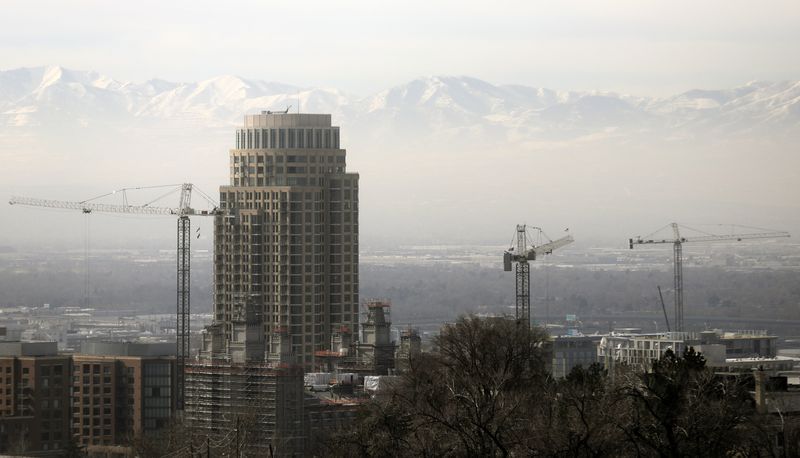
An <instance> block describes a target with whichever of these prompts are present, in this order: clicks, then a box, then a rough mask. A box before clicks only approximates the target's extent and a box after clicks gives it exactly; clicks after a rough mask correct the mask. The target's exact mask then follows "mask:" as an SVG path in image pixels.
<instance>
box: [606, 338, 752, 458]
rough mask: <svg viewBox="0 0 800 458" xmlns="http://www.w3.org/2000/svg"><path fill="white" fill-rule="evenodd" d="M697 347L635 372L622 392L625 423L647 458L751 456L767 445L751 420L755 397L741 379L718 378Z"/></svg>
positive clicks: (667, 355) (632, 442)
mask: <svg viewBox="0 0 800 458" xmlns="http://www.w3.org/2000/svg"><path fill="white" fill-rule="evenodd" d="M705 363H706V362H705V358H703V356H702V355H701V354H700V353H697V352H695V350H694V348H692V347H689V348H688V349H686V350H685V351H684V353H683V355H682V357H678V356H677V355H675V353H674V352H673V351H672V350H667V351H666V352H665V353H664V355H663V356H662V357H661V358H660V359H658V360H655V361H653V365H652V370H651V371H649V372H645V373H634V374H631V375H632V377H630V378H629V381H628V383H627V386H625V387H624V388H623V389H624V391H625V394H626V396H627V398H628V401H629V404H628V405H627V409H626V411H627V412H628V416H627V418H625V419H624V420H623V422H621V428H622V429H623V430H624V431H625V433H626V436H627V438H628V443H629V444H630V446H631V448H632V449H635V450H637V451H638V452H640V453H642V454H645V455H655V456H663V457H683V456H732V455H734V456H736V455H741V456H749V455H751V454H752V453H756V454H760V453H758V452H757V451H758V450H759V449H762V448H763V446H765V443H764V442H763V440H764V438H765V436H764V434H762V433H761V432H760V431H759V428H758V427H757V425H756V423H755V422H753V421H752V420H753V419H754V418H755V417H756V413H755V409H754V407H753V403H752V399H751V396H750V394H749V392H748V391H747V389H746V387H745V386H744V385H743V383H742V381H741V379H731V378H721V377H718V376H715V375H714V374H713V373H712V372H711V371H709V370H708V369H707V368H706V367H705Z"/></svg>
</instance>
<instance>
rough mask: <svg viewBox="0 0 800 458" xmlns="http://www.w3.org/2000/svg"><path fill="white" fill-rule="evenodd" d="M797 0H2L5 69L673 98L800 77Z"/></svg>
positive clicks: (353, 88) (357, 87)
mask: <svg viewBox="0 0 800 458" xmlns="http://www.w3.org/2000/svg"><path fill="white" fill-rule="evenodd" d="M798 24H800V2H798V1H797V0H788V1H768V2H755V1H739V0H708V1H696V0H693V1H683V0H680V1H676V0H673V1H669V2H667V1H664V2H653V1H641V0H636V1H596V0H594V1H585V2H574V1H541V2H539V1H520V2H516V1H493V2H465V1H429V0H428V1H417V0H411V1H408V0H407V1H403V2H382V1H365V2H361V1H333V2H332V1H303V2H263V1H261V2H219V1H215V2H198V1H191V2H190V1H185V2H179V1H169V2H163V1H158V2H156V1H135V2H109V1H102V2H101V1H69V2H64V1H61V0H58V1H31V0H25V1H5V2H3V7H2V14H0V69H11V68H16V67H21V66H39V65H45V64H58V65H63V66H66V67H69V68H75V69H85V70H90V69H91V70H96V71H98V72H101V73H104V74H107V75H109V76H111V77H114V78H116V79H120V80H133V81H143V80H146V79H149V78H153V77H159V78H163V79H168V80H173V81H175V80H177V81H196V80H200V79H203V78H208V77H212V76H217V75H221V74H237V75H240V76H244V77H249V78H255V79H263V80H269V81H281V82H285V83H292V84H300V85H306V86H324V87H338V88H341V89H344V90H346V91H349V92H352V93H355V94H359V95H367V94H369V93H371V92H373V91H377V90H379V89H383V88H385V87H388V86H392V85H396V84H402V83H404V82H406V81H408V80H410V79H413V78H416V77H418V76H424V75H440V74H446V75H470V76H475V77H478V78H482V79H486V80H488V81H491V82H493V83H520V84H525V85H531V86H544V87H552V88H557V89H595V88H596V89H608V90H616V91H623V92H631V93H636V94H642V95H645V94H647V95H665V94H671V93H675V92H679V91H682V90H686V89H690V88H697V87H706V88H721V87H731V86H736V85H739V84H742V83H745V82H747V81H750V80H754V79H761V80H782V79H796V78H797V76H798V75H800V58H798V56H800V26H799V25H798Z"/></svg>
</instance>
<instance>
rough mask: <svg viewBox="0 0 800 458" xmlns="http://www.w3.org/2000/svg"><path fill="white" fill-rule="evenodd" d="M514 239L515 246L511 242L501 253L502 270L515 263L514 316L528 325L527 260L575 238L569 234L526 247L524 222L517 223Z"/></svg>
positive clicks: (528, 288) (509, 269)
mask: <svg viewBox="0 0 800 458" xmlns="http://www.w3.org/2000/svg"><path fill="white" fill-rule="evenodd" d="M534 229H537V230H538V231H539V233H540V234H543V232H542V230H541V229H540V228H538V227H536V228H534ZM514 238H515V239H516V246H514V244H513V243H512V246H511V248H509V249H508V250H506V252H505V253H503V270H505V271H506V272H510V271H511V264H512V263H516V309H515V311H516V317H517V322H518V323H527V325H528V326H530V320H531V314H530V310H531V298H530V292H531V287H530V281H531V271H530V265H529V264H528V261H535V260H536V258H537V257H538V256H543V255H547V254H551V253H552V252H553V250H556V249H558V248H561V247H563V246H565V245H569V244H570V243H572V242H574V241H575V239H573V238H572V236H571V235H567V236H565V237H562V238H560V239H558V240H550V241H548V242H546V243H543V244H541V245H539V246H530V247H528V246H527V244H528V239H527V228H526V226H525V225H524V224H518V225H517V231H516V232H515V234H514Z"/></svg>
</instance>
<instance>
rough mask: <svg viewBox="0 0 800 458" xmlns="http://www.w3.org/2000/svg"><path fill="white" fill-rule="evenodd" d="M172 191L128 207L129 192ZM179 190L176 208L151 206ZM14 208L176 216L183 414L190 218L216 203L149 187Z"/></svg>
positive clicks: (187, 189) (183, 187)
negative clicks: (198, 205) (117, 198)
mask: <svg viewBox="0 0 800 458" xmlns="http://www.w3.org/2000/svg"><path fill="white" fill-rule="evenodd" d="M155 188H170V190H169V191H168V192H167V193H166V194H162V195H161V196H159V197H158V198H156V199H155V200H153V201H151V202H148V203H145V204H143V205H130V204H129V203H128V196H127V192H128V191H133V190H142V189H155ZM178 190H180V199H179V201H178V206H177V207H158V206H153V205H152V204H153V203H154V202H155V201H158V200H160V199H162V198H164V197H165V196H167V195H169V194H172V193H174V192H175V191H178ZM192 190H195V191H197V193H198V194H200V195H201V196H202V197H203V198H204V199H205V200H206V201H207V202H208V203H209V204H210V205H211V206H212V209H211V210H195V209H194V208H192V206H191V202H192ZM116 194H120V195H121V196H122V200H123V204H122V205H115V204H106V203H99V202H93V201H95V200H98V199H101V198H104V197H107V196H111V195H116ZM8 203H9V204H11V205H26V206H30V207H46V208H60V209H67V210H79V211H81V212H82V213H85V214H89V213H93V212H101V213H129V214H136V215H152V216H177V217H178V240H177V261H178V262H177V307H176V312H177V313H176V325H177V326H176V332H175V334H176V345H177V352H176V358H175V359H176V366H177V367H176V388H177V393H176V396H175V401H176V409H177V410H178V411H179V412H182V411H183V407H184V394H185V377H184V368H185V367H186V360H187V359H188V357H189V329H190V328H189V324H190V323H189V320H190V313H191V302H190V295H189V291H190V279H191V250H190V248H191V239H192V238H191V222H190V220H189V217H190V216H214V215H217V214H219V210H218V205H217V203H216V202H215V201H214V200H213V199H212V198H211V197H209V196H208V195H207V194H205V193H204V192H202V191H201V190H199V189H198V188H196V187H195V186H193V185H192V184H191V183H183V184H180V185H164V186H146V187H136V188H123V189H118V190H116V191H112V192H110V193H107V194H103V195H101V196H97V197H94V198H92V199H87V200H84V201H80V202H70V201H61V200H48V199H36V198H30V197H18V196H12V197H11V199H10V200H9V202H8Z"/></svg>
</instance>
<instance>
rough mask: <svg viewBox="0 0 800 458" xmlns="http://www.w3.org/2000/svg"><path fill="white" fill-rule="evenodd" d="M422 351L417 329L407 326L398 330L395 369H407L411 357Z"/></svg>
mask: <svg viewBox="0 0 800 458" xmlns="http://www.w3.org/2000/svg"><path fill="white" fill-rule="evenodd" d="M420 353H422V338H421V337H420V335H419V330H418V329H415V328H412V327H408V328H406V329H403V330H402V331H400V345H399V346H398V347H397V354H396V355H395V359H394V361H395V369H397V370H398V371H405V370H408V369H409V364H410V362H411V358H413V357H414V356H416V355H418V354H420Z"/></svg>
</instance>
